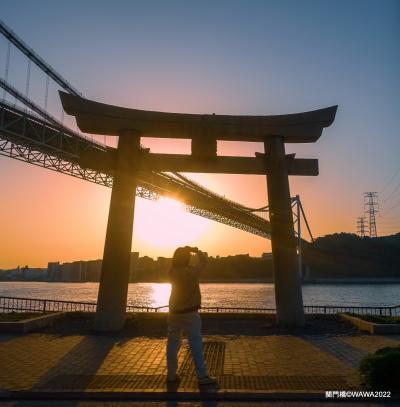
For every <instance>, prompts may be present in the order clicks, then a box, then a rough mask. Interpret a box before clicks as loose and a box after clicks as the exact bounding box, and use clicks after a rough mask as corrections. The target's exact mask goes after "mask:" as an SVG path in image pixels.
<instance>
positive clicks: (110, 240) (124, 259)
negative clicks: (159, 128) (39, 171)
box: [94, 130, 140, 332]
mask: <svg viewBox="0 0 400 407" xmlns="http://www.w3.org/2000/svg"><path fill="white" fill-rule="evenodd" d="M118 135H119V140H118V150H117V160H116V166H115V171H114V182H113V187H112V192H111V201H110V210H109V214H108V224H107V232H106V239H105V244H104V255H103V264H102V268H101V277H100V285H99V292H98V298H97V309H96V316H95V323H94V330H95V331H96V332H115V331H118V330H120V329H122V327H123V325H124V322H125V312H126V302H127V296H128V283H129V265H130V256H131V246H132V232H133V217H134V209H135V197H136V181H135V178H134V175H135V171H134V169H133V168H132V162H135V156H137V154H138V151H139V148H140V135H139V133H138V132H136V131H134V130H124V131H121V132H120V133H119V134H118Z"/></svg>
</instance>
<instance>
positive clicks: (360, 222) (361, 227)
mask: <svg viewBox="0 0 400 407" xmlns="http://www.w3.org/2000/svg"><path fill="white" fill-rule="evenodd" d="M366 229H368V226H367V224H366V221H365V216H360V217H358V218H357V233H358V235H359V236H360V237H365V232H366Z"/></svg>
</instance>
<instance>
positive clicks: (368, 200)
mask: <svg viewBox="0 0 400 407" xmlns="http://www.w3.org/2000/svg"><path fill="white" fill-rule="evenodd" d="M377 208H378V193H377V192H364V212H365V213H366V214H368V218H369V225H368V226H369V237H378V233H377V230H376V219H375V214H376V213H378V212H379V210H378V209H377Z"/></svg>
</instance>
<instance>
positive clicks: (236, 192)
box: [0, 139, 352, 268]
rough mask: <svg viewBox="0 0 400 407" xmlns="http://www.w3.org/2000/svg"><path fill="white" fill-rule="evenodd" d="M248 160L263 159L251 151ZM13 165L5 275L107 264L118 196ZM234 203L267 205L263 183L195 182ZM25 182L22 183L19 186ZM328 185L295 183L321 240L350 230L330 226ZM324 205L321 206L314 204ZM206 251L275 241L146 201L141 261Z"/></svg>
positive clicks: (204, 177) (155, 146) (140, 217)
mask: <svg viewBox="0 0 400 407" xmlns="http://www.w3.org/2000/svg"><path fill="white" fill-rule="evenodd" d="M144 143H145V144H147V145H149V146H151V147H152V150H153V151H155V152H171V151H175V152H179V153H185V152H187V149H188V144H187V143H185V142H184V143H178V142H176V143H174V142H172V143H168V142H167V141H165V140H164V141H161V142H160V140H154V139H153V140H150V139H145V140H144ZM242 144H243V143H220V144H219V154H226V155H228V154H232V153H233V152H234V151H236V149H237V148H238V147H239V146H240V145H242ZM244 148H245V150H246V151H244V152H243V146H242V148H241V153H242V154H243V155H245V153H246V152H248V155H251V153H250V151H252V150H258V151H261V146H260V145H257V144H256V143H248V145H246V146H245V147H244ZM4 160H8V161H9V162H8V163H7V164H8V168H9V171H10V172H12V174H13V177H7V176H4V177H3V191H7V195H6V196H5V197H4V199H2V201H1V209H2V212H3V213H6V214H7V216H6V217H5V218H4V219H3V222H2V234H1V236H0V245H1V248H2V251H1V265H0V266H1V267H3V268H7V267H15V266H17V265H25V264H28V265H29V266H32V267H34V266H37V267H43V266H46V264H47V262H48V261H61V262H66V261H73V260H81V259H82V260H88V259H96V258H101V257H102V250H103V244H104V236H105V228H106V222H107V214H108V205H109V199H110V193H111V190H110V189H108V188H106V187H102V186H99V185H95V184H92V183H89V182H85V181H82V180H79V179H75V178H73V177H69V176H66V175H63V174H58V173H55V172H52V171H49V170H45V169H43V168H40V167H36V166H32V165H28V164H26V163H21V162H18V161H15V160H9V159H7V158H5V157H0V161H4ZM187 175H189V176H191V177H192V178H193V179H195V180H196V181H199V182H201V183H202V184H203V185H204V186H206V187H208V188H210V189H212V190H214V191H218V192H219V193H221V194H224V195H225V196H226V197H227V198H230V199H233V200H236V201H239V202H241V203H243V204H245V205H249V206H252V207H261V206H263V205H265V204H266V181H265V177H263V176H245V175H213V174H187ZM15 180H17V181H18V182H15ZM321 186H322V188H323V181H322V182H321V179H319V178H318V177H310V178H309V179H305V178H304V177H301V178H297V179H295V178H294V177H291V188H292V195H294V194H295V193H297V192H301V193H302V196H304V199H303V204H304V206H305V209H306V212H307V216H308V217H309V221H310V224H311V227H312V230H313V233H314V234H315V235H319V234H321V233H326V232H329V231H332V232H333V231H335V230H338V228H341V229H345V228H346V227H347V228H349V227H350V226H352V225H350V224H347V225H346V223H344V222H342V223H341V224H340V221H341V219H340V218H339V217H336V218H329V217H326V216H325V214H326V213H327V212H328V211H329V207H330V204H329V198H328V197H327V199H326V200H325V202H324V205H325V208H324V210H323V211H322V210H319V208H318V206H319V205H320V202H321V196H324V195H323V193H322V194H321V193H320V192H321ZM314 195H318V196H319V199H318V202H319V203H317V202H315V203H313V196H314ZM186 244H189V245H195V246H199V247H200V248H202V249H203V250H205V251H208V252H209V254H211V255H217V254H219V255H230V254H238V253H249V254H250V255H253V256H259V255H261V253H262V252H264V251H269V250H270V243H269V241H268V240H266V239H263V238H260V237H258V236H254V235H251V234H249V233H246V232H243V231H240V230H237V229H233V228H231V227H229V226H225V225H221V224H219V223H216V222H212V221H209V220H207V219H203V218H201V217H199V216H196V215H192V214H189V213H187V212H185V211H184V210H183V209H182V208H180V205H179V204H178V203H176V204H174V203H171V202H168V201H165V200H161V201H160V202H152V201H148V200H145V199H141V198H138V199H137V200H136V208H135V226H134V235H133V244H132V250H133V251H139V252H140V255H150V256H153V257H157V256H171V255H172V252H173V250H174V249H175V248H176V247H177V246H178V245H186Z"/></svg>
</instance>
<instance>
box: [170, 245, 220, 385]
mask: <svg viewBox="0 0 400 407" xmlns="http://www.w3.org/2000/svg"><path fill="white" fill-rule="evenodd" d="M191 253H196V254H197V257H198V260H199V261H198V264H197V265H191V264H190V263H191V262H190V258H191V255H190V254H191ZM206 264H207V253H203V252H201V251H200V250H199V249H198V248H197V247H189V246H186V247H178V248H177V249H176V250H175V253H174V256H173V258H172V265H171V269H170V271H169V280H170V282H171V285H172V290H171V296H170V298H169V316H168V341H167V368H168V373H167V382H169V383H173V382H177V381H179V378H178V377H177V375H176V371H177V369H178V352H179V348H180V346H181V336H182V332H183V331H185V332H186V334H187V338H188V341H189V346H190V351H191V353H192V356H193V360H194V364H195V367H196V374H197V379H198V383H199V384H200V385H204V384H216V381H215V379H214V378H211V377H209V376H208V373H207V367H206V365H205V363H204V359H203V339H202V336H201V319H200V315H199V313H198V310H199V308H200V306H201V295H200V287H199V274H200V272H201V271H202V270H203V269H204V267H205V265H206Z"/></svg>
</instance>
